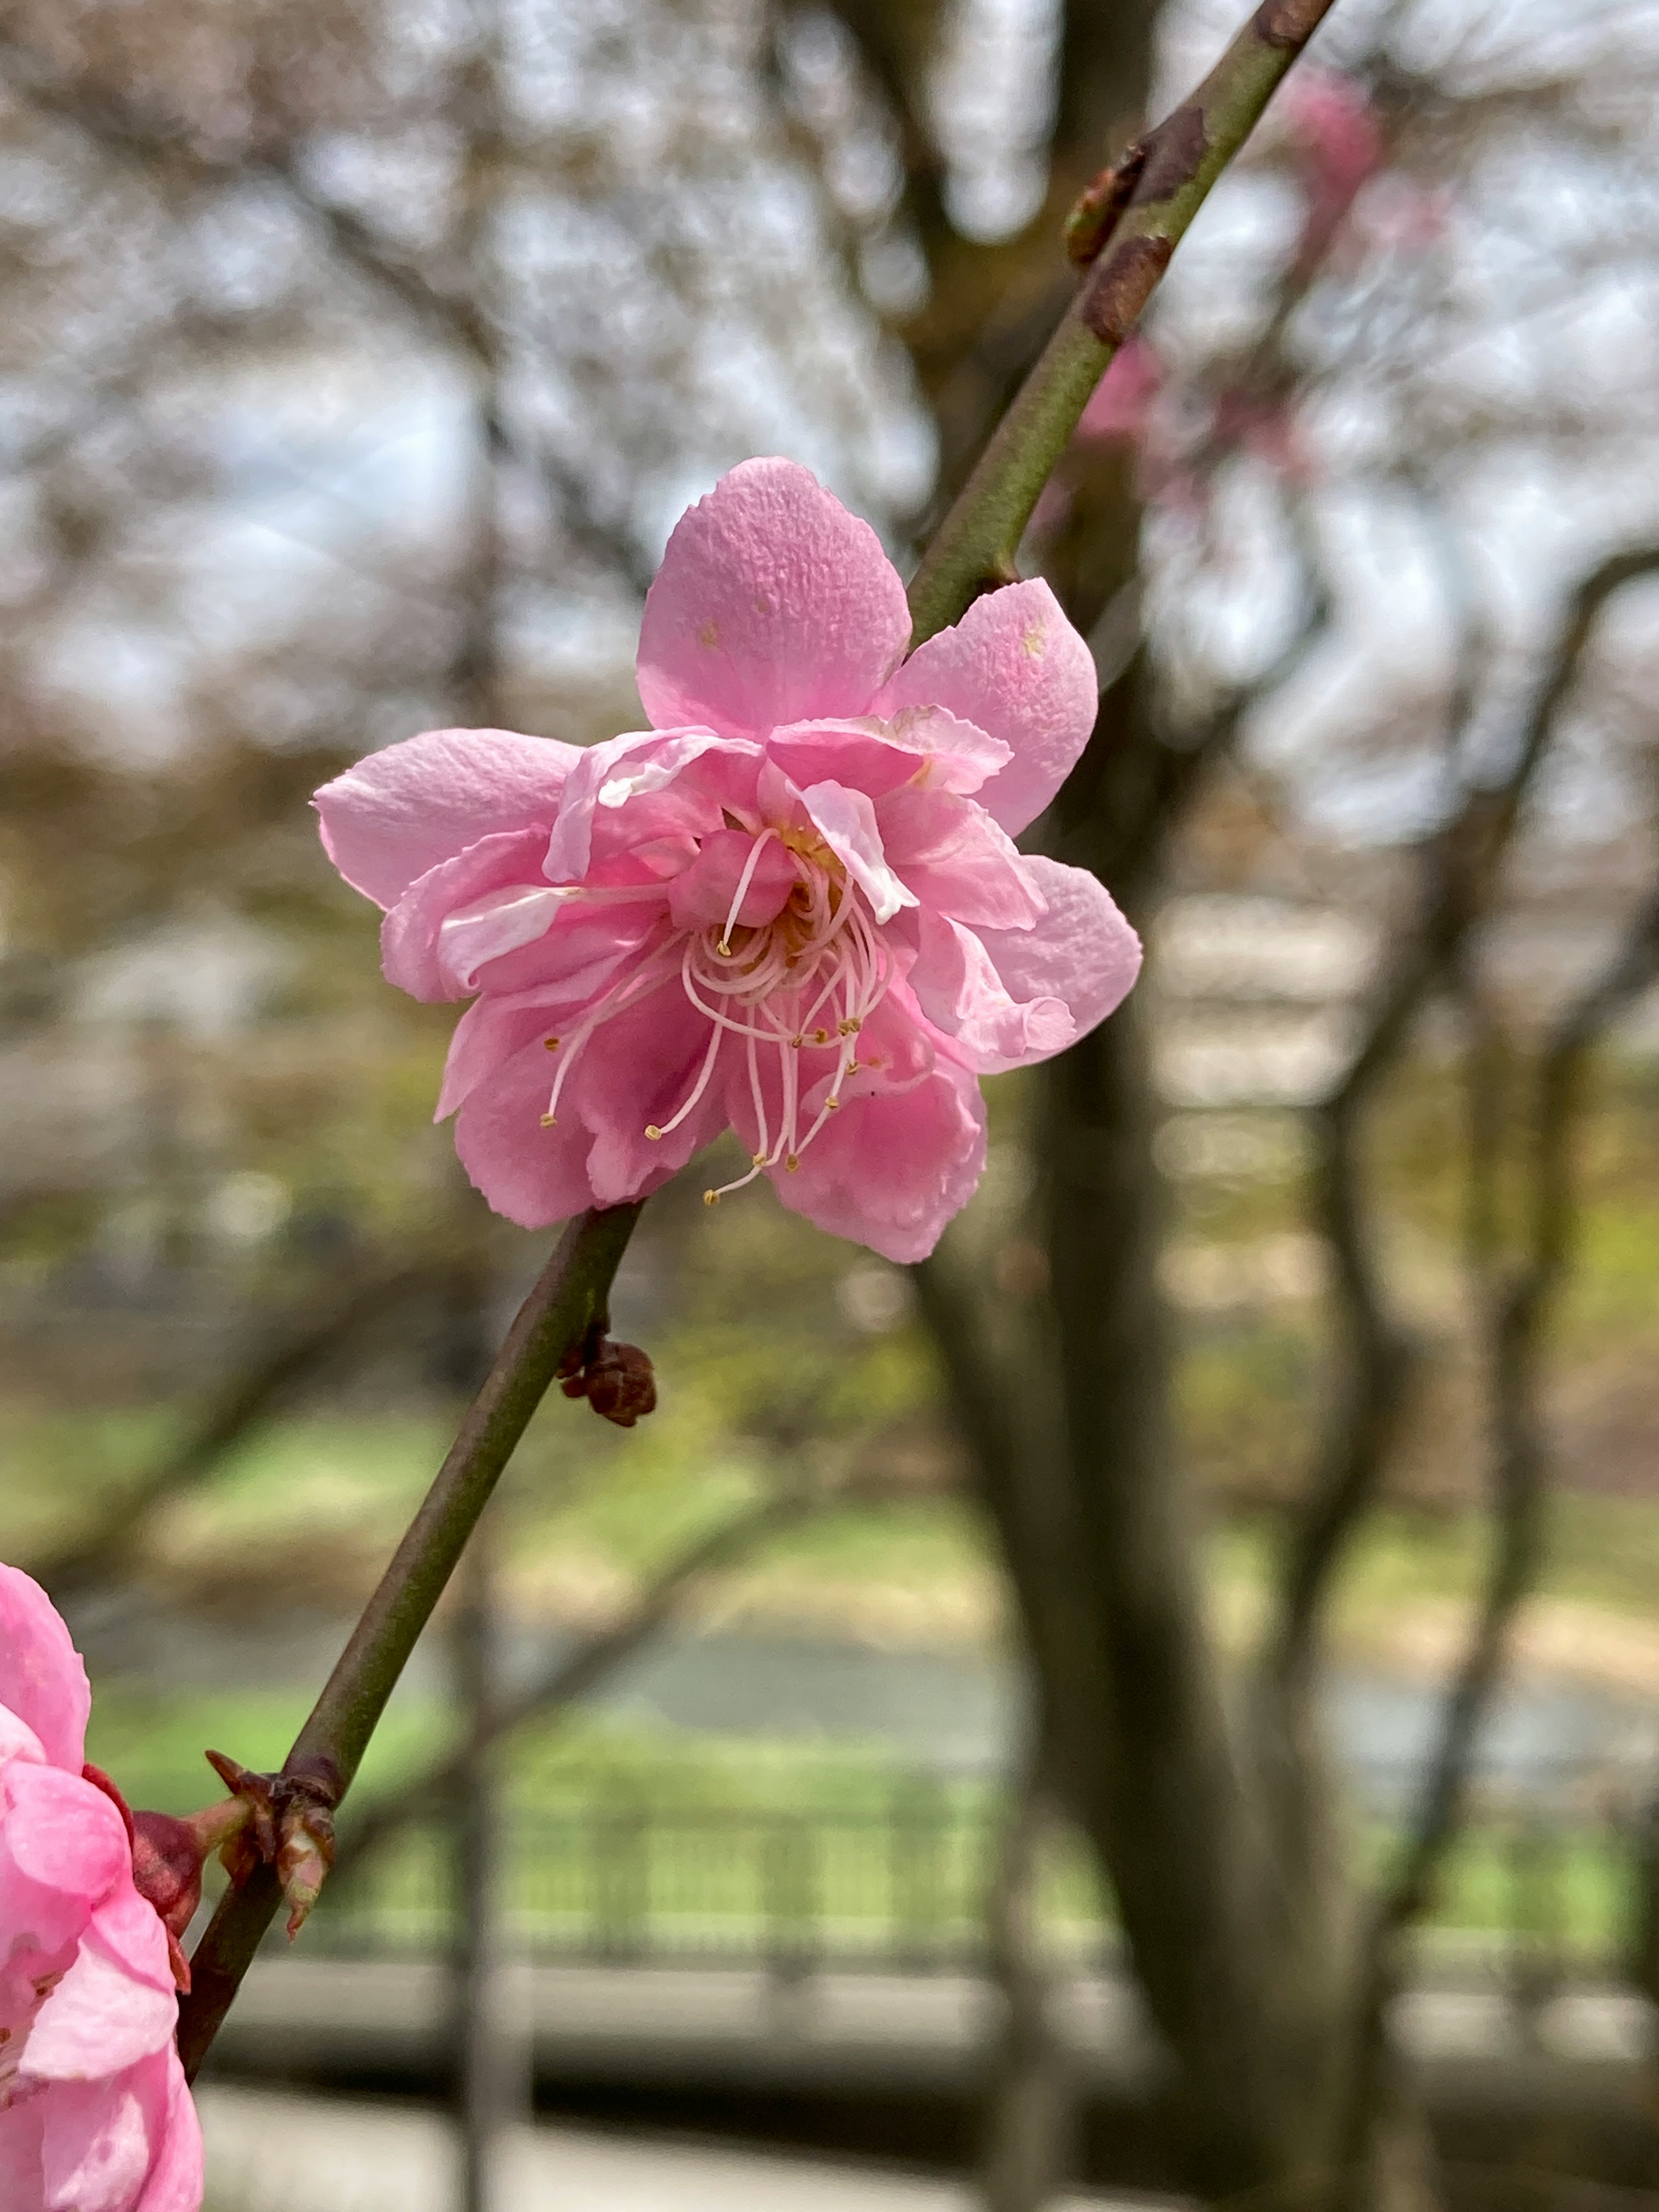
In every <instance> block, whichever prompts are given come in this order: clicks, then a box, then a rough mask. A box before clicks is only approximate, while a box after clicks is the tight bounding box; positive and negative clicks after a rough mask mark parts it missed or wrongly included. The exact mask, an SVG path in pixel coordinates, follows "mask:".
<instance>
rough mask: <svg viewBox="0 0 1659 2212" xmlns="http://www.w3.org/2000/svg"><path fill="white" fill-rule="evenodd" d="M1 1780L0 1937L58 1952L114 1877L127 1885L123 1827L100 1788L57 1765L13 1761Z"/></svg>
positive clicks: (128, 1865)
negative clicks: (22, 1938) (26, 1941)
mask: <svg viewBox="0 0 1659 2212" xmlns="http://www.w3.org/2000/svg"><path fill="white" fill-rule="evenodd" d="M0 1786H3V1802H4V1810H3V1813H0V1940H3V1941H4V1942H6V1943H8V1944H9V1943H11V1942H15V1941H16V1940H18V1939H19V1938H21V1937H22V1936H28V1937H29V1938H30V1939H31V1942H32V1944H33V1948H37V1949H39V1950H40V1951H42V1952H56V1951H57V1950H58V1949H59V1948H61V1947H62V1946H63V1945H64V1943H67V1942H73V1941H75V1940H76V1938H77V1937H79V1936H81V1935H82V1933H83V1932H84V1930H85V1929H86V1928H87V1925H88V1922H89V1920H90V1918H91V1916H92V1912H93V1910H94V1906H95V1905H97V1904H98V1902H99V1901H100V1899H102V1898H103V1897H105V1896H106V1894H107V1893H109V1892H110V1891H111V1890H112V1888H113V1887H115V1885H116V1884H117V1883H118V1882H119V1881H124V1880H125V1882H126V1883H127V1885H128V1887H131V1880H132V1857H131V1850H130V1849H129V1846H128V1843H127V1832H126V1828H125V1824H124V1823H123V1821H122V1819H121V1815H120V1814H119V1813H118V1812H117V1811H116V1809H115V1808H114V1806H113V1805H112V1804H111V1802H110V1801H109V1799H108V1798H107V1797H106V1796H105V1795H104V1793H103V1792H102V1790H98V1789H95V1788H94V1786H93V1784H91V1783H89V1782H83V1781H82V1779H81V1778H80V1776H79V1775H78V1774H66V1773H64V1771H63V1769H62V1768H61V1767H57V1766H36V1765H33V1762H31V1761H27V1760H24V1759H14V1760H13V1761H12V1762H11V1764H10V1765H9V1766H8V1767H7V1768H6V1769H5V1771H4V1774H3V1777H0ZM146 1910H148V1908H146ZM150 1917H151V1918H152V1919H155V1914H154V1913H151V1915H150ZM155 1924H156V1928H157V1929H158V1931H159V1929H160V1928H161V1923H160V1921H159V1920H158V1921H156V1923H155Z"/></svg>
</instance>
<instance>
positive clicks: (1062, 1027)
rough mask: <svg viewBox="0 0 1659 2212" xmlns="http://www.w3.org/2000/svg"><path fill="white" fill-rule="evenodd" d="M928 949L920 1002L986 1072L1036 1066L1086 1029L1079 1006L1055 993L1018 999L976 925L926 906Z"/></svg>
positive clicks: (916, 987)
mask: <svg viewBox="0 0 1659 2212" xmlns="http://www.w3.org/2000/svg"><path fill="white" fill-rule="evenodd" d="M918 938H919V943H920V951H919V956H918V957H917V960H916V963H915V966H914V967H913V968H912V969H911V970H910V973H909V977H908V981H909V984H910V987H911V989H912V990H913V991H914V992H915V996H916V1003H917V1004H918V1006H920V1007H921V1011H922V1012H923V1013H924V1014H926V1016H927V1018H928V1020H929V1021H930V1022H932V1023H933V1026H934V1028H935V1029H938V1030H942V1031H943V1032H944V1034H945V1036H948V1037H951V1038H952V1039H953V1040H954V1041H955V1042H956V1043H957V1047H958V1048H959V1049H960V1052H961V1056H962V1058H963V1060H964V1061H965V1062H966V1064H967V1065H968V1066H969V1067H971V1068H973V1069H974V1071H975V1073H977V1074H980V1075H994V1074H999V1073H1002V1072H1003V1071H1004V1070H1006V1069H1007V1068H1011V1067H1029V1066H1032V1065H1033V1064H1034V1063H1035V1062H1036V1061H1037V1060H1049V1059H1052V1058H1053V1056H1054V1054H1055V1053H1057V1052H1063V1051H1064V1050H1065V1048H1066V1046H1067V1045H1068V1044H1071V1043H1072V1042H1073V1041H1074V1040H1075V1038H1076V1036H1077V1035H1078V1029H1077V1024H1075V1023H1074V1022H1073V1019H1072V1016H1071V1010H1070V1008H1069V1007H1068V1006H1066V1001H1065V1000H1063V999H1060V998H1056V997H1054V995H1053V994H1044V995H1042V996H1041V997H1036V998H1032V999H1030V1000H1024V1001H1021V1000H1016V999H1015V998H1014V997H1013V996H1012V994H1011V993H1010V992H1009V991H1008V989H1007V987H1006V985H1005V984H1004V982H1003V981H1002V978H1001V976H1000V975H998V973H997V971H996V969H995V967H994V965H993V964H992V961H991V956H990V954H989V953H988V952H987V951H986V949H985V947H984V945H982V944H981V942H980V939H978V937H977V936H975V933H974V932H973V931H972V930H971V929H968V928H965V927H963V924H962V923H961V922H959V921H951V920H950V918H949V917H948V916H947V915H942V914H934V913H932V912H930V911H929V910H928V909H927V908H923V909H922V911H921V915H920V916H919V917H918Z"/></svg>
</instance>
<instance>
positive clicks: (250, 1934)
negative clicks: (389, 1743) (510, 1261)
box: [179, 1206, 640, 2079]
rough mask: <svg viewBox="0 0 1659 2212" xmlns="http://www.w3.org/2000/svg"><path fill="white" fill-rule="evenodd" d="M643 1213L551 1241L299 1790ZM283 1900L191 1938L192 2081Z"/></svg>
mask: <svg viewBox="0 0 1659 2212" xmlns="http://www.w3.org/2000/svg"><path fill="white" fill-rule="evenodd" d="M639 1217H640V1207H639V1206H611V1207H608V1208H605V1209H604V1210H602V1211H598V1212H589V1213H585V1214H583V1215H581V1216H580V1218H578V1219H577V1220H575V1221H574V1222H572V1223H571V1225H570V1226H569V1227H568V1229H567V1230H566V1231H565V1233H564V1235H563V1236H562V1237H561V1238H560V1240H559V1244H558V1248H557V1249H556V1251H555V1252H554V1254H553V1256H552V1258H551V1259H550V1261H548V1263H547V1266H546V1267H544V1269H543V1271H542V1273H541V1276H540V1279H538V1282H537V1284H536V1286H535V1288H534V1289H533V1290H532V1291H531V1293H530V1296H529V1297H527V1298H526V1300H525V1302H524V1304H523V1305H522V1306H521V1307H520V1310H519V1316H518V1318H517V1320H516V1321H515V1322H513V1327H512V1328H511V1329H510V1330H509V1331H508V1332H507V1340H506V1342H505V1343H504V1344H503V1345H502V1346H501V1351H500V1352H499V1353H498V1354H497V1355H496V1358H495V1365H494V1366H493V1367H492V1368H491V1369H490V1370H489V1378H488V1380H487V1381H486V1382H485V1383H484V1386H483V1389H482V1390H480V1391H479V1393H478V1395H477V1398H476V1399H475V1400H474V1401H473V1402H472V1406H471V1410H470V1411H469V1412H468V1413H467V1416H466V1419H465V1420H464V1421H463V1422H462V1424H461V1428H460V1431H459V1435H458V1436H457V1437H456V1439H455V1442H454V1443H453V1445H452V1446H451V1448H450V1450H449V1454H448V1456H447V1458H446V1459H445V1461H444V1463H443V1465H442V1467H441V1468H440V1469H439V1471H438V1474H437V1477H436V1479H435V1481H434V1483H433V1485H432V1487H431V1489H430V1490H429V1491H428V1493H427V1496H426V1498H425V1500H424V1502H423V1503H422V1506H421V1508H420V1510H419V1511H418V1512H417V1513H416V1516H415V1518H414V1520H413V1521H412V1522H410V1527H409V1529H408V1531H407V1533H406V1534H405V1535H404V1540H403V1541H402V1542H401V1543H400V1544H399V1545H398V1549H397V1551H396V1553H394V1554H393V1555H392V1562H391V1564H390V1565H389V1566H388V1567H387V1568H386V1572H385V1573H384V1574H383V1575H382V1576H381V1577H380V1584H379V1586H378V1588H377V1589H376V1590H375V1592H374V1595H373V1596H372V1597H371V1598H370V1600H369V1601H368V1605H367V1606H366V1607H364V1608H363V1613H362V1619H361V1620H359V1621H358V1623H357V1626H356V1628H355V1629H354V1630H353V1631H352V1633H351V1636H350V1638H349V1641H348V1643H347V1644H346V1647H345V1650H343V1652H342V1653H341V1655H340V1657H339V1659H338V1661H337V1663H336V1665H335V1668H334V1671H333V1673H332V1674H331V1675H330V1676H329V1679H328V1681H327V1682H326V1684H325V1686H324V1689H323V1692H322V1695H321V1696H320V1697H319V1699H318V1700H317V1703H316V1705H315V1706H314V1707H313V1710H312V1713H311V1717H310V1718H309V1719H308V1720H307V1722H306V1724H305V1726H304V1727H303V1728H302V1729H301V1731H300V1733H299V1735H298V1736H297V1737H296V1738H295V1742H294V1747H293V1749H292V1750H291V1751H290V1752H289V1755H288V1758H287V1759H286V1760H285V1761H284V1762H283V1777H284V1778H286V1779H289V1780H292V1781H297V1782H300V1783H301V1784H304V1785H306V1786H307V1787H308V1788H309V1789H310V1790H313V1792H314V1793H315V1794H316V1795H317V1796H319V1798H320V1799H322V1800H323V1801H325V1802H326V1803H327V1804H328V1805H329V1807H330V1808H332V1807H333V1806H335V1805H337V1804H338V1802H339V1801H340V1799H341V1798H342V1797H343V1796H344V1795H345V1792H346V1790H348V1789H349V1787H350V1784H351V1781H352V1778H353V1777H354V1775H355V1774H356V1771H357V1767H358V1765H359V1763H360V1762H361V1760H362V1755H363V1753H364V1751H365V1749H366V1748H367V1747H368V1740H369V1738H370V1736H371V1735H373V1734H374V1729H375V1725H376V1723H378V1722H379V1720H380V1715H381V1714H382V1712H384V1711H385V1710H386V1699H388V1698H389V1697H390V1696H391V1694H392V1689H393V1686H395V1684H396V1682H397V1680H398V1676H399V1674H402V1672H403V1669H404V1664H405V1663H406V1662H407V1660H408V1658H409V1655H410V1652H411V1651H412V1650H414V1648H415V1644H416V1639H417V1638H418V1637H419V1635H420V1633H421V1631H422V1629H423V1628H424V1627H425V1626H426V1624H427V1622H428V1620H429V1619H430V1618H431V1615H432V1610H433V1607H435V1605H436V1604H437V1602H438V1600H439V1598H440V1596H441V1595H442V1593H443V1589H444V1585H445V1583H447V1581H448V1579H449V1577H450V1575H451V1573H452V1572H453V1569H454V1565H455V1562H456V1561H457V1559H459V1557H460V1555H461V1552H462V1550H463V1548H464V1547H465V1543H466V1540H467V1538H468V1536H469V1535H471V1533H472V1528H473V1525H474V1523H475V1522H477V1517H478V1516H479V1514H480V1513H481V1512H482V1511H483V1509H484V1506H485V1505H486V1504H488V1502H489V1496H490V1492H492V1491H493V1490H494V1489H495V1483H496V1480H497V1478H498V1477H499V1475H500V1474H501V1469H502V1468H504V1467H505V1466H506V1465H507V1461H508V1459H509V1458H510V1457H511V1455H512V1453H513V1449H514V1447H515V1446H516V1445H517V1443H518V1442H519V1439H520V1437H521V1436H522V1435H523V1434H524V1432H525V1430H526V1428H527V1427H528V1425H529V1423H530V1417H531V1415H532V1413H534V1412H535V1410H536V1408H537V1407H538V1405H539V1404H540V1403H541V1401H542V1398H543V1396H544V1395H545V1393H546V1390H547V1389H548V1386H549V1384H550V1383H551V1382H552V1380H553V1377H554V1376H555V1374H556V1371H557V1370H558V1367H559V1364H560V1363H561V1361H562V1359H563V1358H564V1357H565V1354H566V1353H567V1352H569V1351H570V1350H572V1349H573V1348H574V1346H577V1345H579V1344H580V1342H581V1341H582V1340H583V1338H584V1337H585V1336H586V1334H587V1333H588V1331H589V1329H590V1328H592V1327H593V1326H594V1325H595V1324H596V1323H597V1322H599V1321H600V1320H601V1318H602V1316H603V1315H604V1313H605V1302H606V1300H607V1298H608V1297H609V1296H610V1291H611V1279H612V1278H613V1277H614V1275H615V1273H616V1272H617V1263H618V1262H619V1261H620V1260H621V1258H622V1255H623V1251H624V1250H625V1249H626V1247H627V1244H628V1240H629V1237H631V1236H632V1234H633V1232H634V1228H635V1223H636V1222H637V1221H638V1219H639ZM280 1899H281V1887H280V1885H279V1883H278V1881H277V1877H276V1869H274V1868H272V1867H270V1866H261V1867H258V1868H257V1869H255V1870H254V1872H253V1873H252V1875H250V1876H249V1878H248V1879H247V1880H246V1881H245V1882H244V1883H243V1884H242V1885H241V1887H239V1888H233V1889H231V1890H228V1891H227V1893H226V1894H225V1896H224V1897H223V1899H222V1900H221V1902H220V1905H219V1908H218V1910H217V1911H216V1912H215V1914H214V1916H213V1918H212V1920H211V1921H210V1923H209V1924H208V1927H207V1929H206V1931H205V1932H204V1935H203V1936H202V1939H201V1942H199V1943H198V1944H197V1948H196V1952H195V1954H194V1956H193V1957H192V1959H191V1990H190V1993H189V1995H188V1996H185V1997H184V1998H182V1999H181V2000H180V2002H179V2056H180V2057H181V2058H182V2059H183V2060H184V2063H185V2073H186V2075H189V2076H191V2078H192V2079H193V2078H194V2076H195V2073H196V2070H197V2068H198V2067H199V2066H200V2064H201V2063H202V2060H203V2058H204V2057H205V2055H206V2053H207V2049H208V2046H209V2045H210V2043H211V2042H212V2040H213V2039H214V2036H215V2035H216V2033H218V2028H219V2023H220V2021H222V2019H223V2018H224V2016H225V2014H226V2012H227V2011H228V2009H229V2007H230V2003H231V2000H232V1999H233V1998H234V1996H235V1994H236V1991H237V1990H238V1989H239V1988H240V1985H241V1981H242V1977H243V1976H244V1975H245V1974H246V1972H247V1970H248V1967H249V1966H251V1965H252V1961H253V1954H254V1952H255V1951H256V1950H257V1949H258V1944H259V1941H260V1938H261V1937H262V1936H264V1932H265V1929H267V1928H268V1927H269V1926H270V1923H271V1921H272V1919H273V1918H274V1917H276V1907H277V1905H278V1903H279V1902H280Z"/></svg>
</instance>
